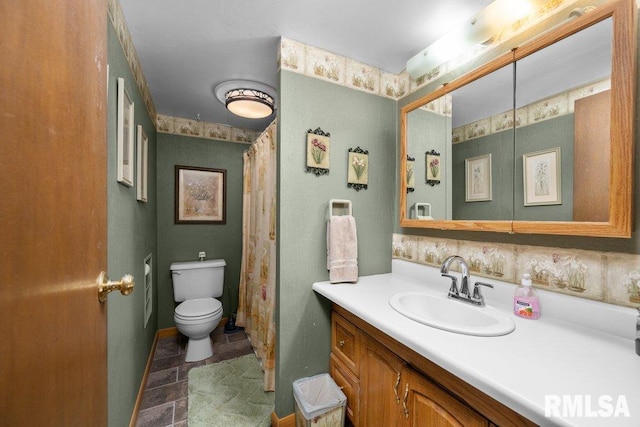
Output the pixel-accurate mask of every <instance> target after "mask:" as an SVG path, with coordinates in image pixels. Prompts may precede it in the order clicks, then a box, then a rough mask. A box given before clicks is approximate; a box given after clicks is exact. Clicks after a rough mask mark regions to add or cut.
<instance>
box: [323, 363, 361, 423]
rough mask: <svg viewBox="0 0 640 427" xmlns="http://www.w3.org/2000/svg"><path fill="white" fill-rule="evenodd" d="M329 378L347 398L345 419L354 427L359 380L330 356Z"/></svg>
mask: <svg viewBox="0 0 640 427" xmlns="http://www.w3.org/2000/svg"><path fill="white" fill-rule="evenodd" d="M330 373H331V378H333V380H334V381H335V382H336V384H337V385H338V387H340V388H341V389H342V392H343V393H344V395H345V396H347V417H349V419H350V420H351V423H352V424H353V425H354V426H357V425H358V413H359V402H360V380H358V378H356V376H355V375H353V372H351V370H350V369H349V368H347V367H346V366H345V365H344V363H342V362H341V361H340V359H339V358H338V357H337V356H336V355H335V354H333V353H332V354H331V368H330Z"/></svg>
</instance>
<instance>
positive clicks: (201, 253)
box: [198, 251, 207, 259]
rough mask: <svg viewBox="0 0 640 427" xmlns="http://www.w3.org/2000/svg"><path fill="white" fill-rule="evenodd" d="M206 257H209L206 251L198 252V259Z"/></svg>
mask: <svg viewBox="0 0 640 427" xmlns="http://www.w3.org/2000/svg"><path fill="white" fill-rule="evenodd" d="M206 257H207V254H206V252H205V251H200V252H198V258H200V259H205V258H206Z"/></svg>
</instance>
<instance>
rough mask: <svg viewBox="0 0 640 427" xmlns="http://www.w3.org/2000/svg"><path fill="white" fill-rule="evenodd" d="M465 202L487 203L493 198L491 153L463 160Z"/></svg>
mask: <svg viewBox="0 0 640 427" xmlns="http://www.w3.org/2000/svg"><path fill="white" fill-rule="evenodd" d="M464 165H465V183H466V185H465V187H466V197H465V201H466V202H488V201H491V200H492V198H493V195H492V187H493V186H492V182H491V153H489V154H483V155H481V156H476V157H470V158H468V159H465V161H464Z"/></svg>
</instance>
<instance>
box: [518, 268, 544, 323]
mask: <svg viewBox="0 0 640 427" xmlns="http://www.w3.org/2000/svg"><path fill="white" fill-rule="evenodd" d="M513 314H515V315H516V316H519V317H524V318H525V319H539V318H540V300H539V299H538V294H537V293H536V290H535V289H534V288H533V286H531V275H530V274H529V273H524V274H523V275H522V282H521V286H518V288H517V289H516V292H515V294H514V295H513Z"/></svg>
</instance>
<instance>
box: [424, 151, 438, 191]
mask: <svg viewBox="0 0 640 427" xmlns="http://www.w3.org/2000/svg"><path fill="white" fill-rule="evenodd" d="M425 163H426V168H427V173H426V177H427V184H429V185H430V186H432V187H433V186H434V185H436V184H440V171H441V168H440V153H438V152H437V151H436V150H431V151H427V153H426V160H425Z"/></svg>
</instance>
